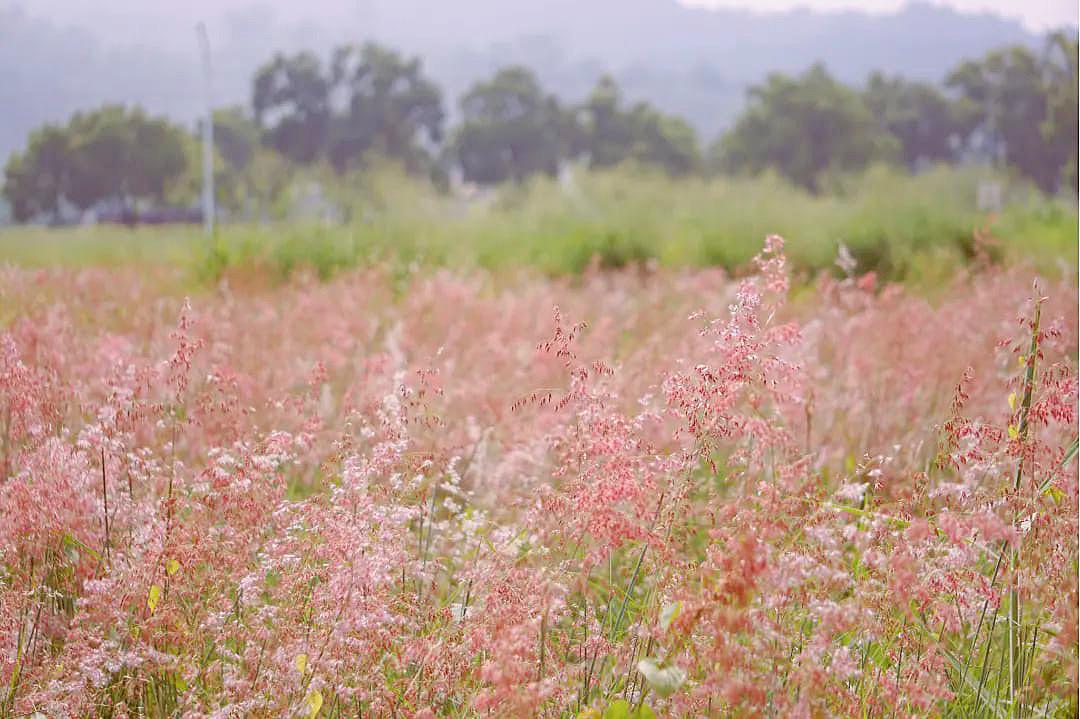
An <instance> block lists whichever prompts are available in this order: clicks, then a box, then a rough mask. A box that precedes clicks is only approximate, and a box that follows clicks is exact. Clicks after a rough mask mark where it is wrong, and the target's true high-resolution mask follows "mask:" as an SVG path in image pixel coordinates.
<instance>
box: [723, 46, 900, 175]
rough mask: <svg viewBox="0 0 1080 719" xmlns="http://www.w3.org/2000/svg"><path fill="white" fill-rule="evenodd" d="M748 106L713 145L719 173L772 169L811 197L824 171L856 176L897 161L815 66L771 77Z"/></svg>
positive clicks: (847, 94) (888, 141)
mask: <svg viewBox="0 0 1080 719" xmlns="http://www.w3.org/2000/svg"><path fill="white" fill-rule="evenodd" d="M748 100H749V102H748V106H747V107H746V109H745V110H744V111H743V113H742V114H741V115H740V116H739V118H738V120H737V121H736V123H735V126H734V127H733V128H732V129H731V130H730V131H729V132H728V133H727V134H726V135H724V136H723V138H721V141H720V146H719V148H718V151H719V156H720V157H719V162H720V165H721V168H722V169H724V170H726V171H730V172H738V173H741V172H750V173H758V172H761V171H763V170H765V169H768V168H773V169H775V170H777V171H778V172H780V173H781V174H783V175H785V176H787V177H788V178H789V179H791V180H792V181H793V182H795V183H797V184H799V185H802V186H804V187H806V188H808V189H811V190H816V189H818V188H819V185H820V181H821V179H822V176H823V175H824V174H825V173H826V172H830V171H850V170H860V169H863V168H865V167H866V166H867V165H868V164H870V163H871V162H874V161H878V160H890V159H892V158H893V157H895V156H896V153H897V150H898V148H897V144H898V143H897V141H896V140H895V138H893V137H892V136H891V135H889V134H888V133H887V132H885V131H883V130H882V129H881V128H880V127H879V126H878V124H877V122H876V121H875V120H874V117H873V115H872V114H871V113H870V110H869V109H868V108H867V107H866V103H865V102H864V101H863V98H862V97H861V96H860V95H859V94H858V93H856V92H855V91H853V90H852V89H850V88H848V87H846V86H844V85H842V84H841V83H839V82H837V81H836V80H834V79H833V78H832V76H831V75H829V73H828V71H826V70H825V68H824V67H823V66H822V65H820V64H817V65H814V66H813V67H811V68H810V69H809V70H807V71H806V72H805V73H803V74H802V75H799V76H797V77H789V76H786V75H782V74H772V75H770V76H769V77H768V79H767V80H766V81H765V83H764V84H762V85H758V86H756V87H753V88H751V89H750V92H749V98H748Z"/></svg>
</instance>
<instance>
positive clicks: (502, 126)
mask: <svg viewBox="0 0 1080 719" xmlns="http://www.w3.org/2000/svg"><path fill="white" fill-rule="evenodd" d="M461 113H462V122H461V126H460V127H459V128H458V131H457V134H456V135H455V137H454V141H453V152H454V155H455V156H456V158H457V160H458V162H459V163H460V165H461V170H462V173H463V175H464V177H465V179H466V180H469V181H471V182H479V183H494V182H502V181H504V180H515V181H521V180H523V179H525V178H526V177H528V176H529V175H532V174H535V173H545V174H548V175H554V174H556V173H557V172H558V169H559V161H560V160H561V159H563V158H564V157H566V156H567V155H568V154H569V138H570V136H571V134H572V133H571V131H570V129H569V128H570V126H571V125H570V123H571V122H572V120H571V119H570V118H569V116H568V115H567V113H566V112H565V111H564V110H563V109H562V108H561V107H560V105H559V102H558V100H556V99H555V97H554V96H551V95H547V94H545V93H544V91H543V90H542V89H541V87H540V84H539V82H538V81H537V79H536V76H535V75H534V74H533V73H532V71H531V70H529V69H528V68H525V67H520V66H515V67H509V68H506V69H503V70H501V71H499V72H498V73H496V74H495V76H494V77H492V78H491V79H489V80H486V81H483V82H479V83H477V84H476V85H474V86H473V87H472V88H471V89H470V90H469V91H468V92H467V93H466V94H465V96H464V97H463V98H462V99H461Z"/></svg>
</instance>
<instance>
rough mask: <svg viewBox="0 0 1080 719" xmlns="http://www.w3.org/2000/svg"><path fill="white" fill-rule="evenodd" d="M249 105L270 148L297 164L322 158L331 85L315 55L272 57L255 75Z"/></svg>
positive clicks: (307, 53)
mask: <svg viewBox="0 0 1080 719" xmlns="http://www.w3.org/2000/svg"><path fill="white" fill-rule="evenodd" d="M251 104H252V109H253V110H254V112H255V121H256V122H257V123H258V124H259V126H260V127H261V128H262V129H263V132H264V133H265V141H266V142H267V144H268V145H269V146H270V147H273V148H274V149H275V150H277V151H278V152H280V153H281V154H282V155H284V156H285V157H288V158H289V159H290V160H292V161H294V162H297V163H300V164H309V163H311V162H314V161H315V160H317V159H318V158H319V157H320V156H321V154H322V152H323V149H324V148H323V145H324V142H325V137H326V131H327V128H328V127H329V125H330V82H329V80H328V79H327V77H326V73H325V72H324V71H323V67H322V63H321V62H320V61H319V58H317V57H316V56H315V55H313V54H312V53H310V52H301V53H297V54H296V55H292V56H286V55H282V54H278V55H276V56H274V59H273V60H271V61H270V62H269V63H267V64H266V65H263V66H262V67H261V68H259V70H258V71H257V72H256V73H255V80H254V85H253V88H252V101H251Z"/></svg>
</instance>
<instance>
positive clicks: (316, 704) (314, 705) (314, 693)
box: [304, 689, 322, 719]
mask: <svg viewBox="0 0 1080 719" xmlns="http://www.w3.org/2000/svg"><path fill="white" fill-rule="evenodd" d="M304 703H305V704H307V708H308V713H307V715H308V719H315V717H316V716H318V714H319V710H320V709H322V693H321V692H320V691H319V690H318V689H312V690H311V691H310V692H308V695H307V699H305V700H304Z"/></svg>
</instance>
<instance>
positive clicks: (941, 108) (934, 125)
mask: <svg viewBox="0 0 1080 719" xmlns="http://www.w3.org/2000/svg"><path fill="white" fill-rule="evenodd" d="M863 96H864V98H865V100H866V105H867V107H868V108H869V109H870V112H871V113H873V115H874V117H875V118H877V121H878V125H879V126H880V127H881V128H882V129H883V130H885V131H886V132H888V133H890V134H891V135H893V136H894V137H895V138H896V139H897V141H898V142H899V143H900V154H901V157H902V158H903V160H904V164H906V165H907V166H908V168H909V169H916V168H917V167H918V166H919V164H920V163H924V162H948V161H950V160H952V159H953V155H954V149H953V141H954V140H955V139H956V137H957V135H958V133H959V132H960V125H959V123H958V121H957V113H956V110H955V108H954V106H953V104H952V103H951V102H950V101H949V99H948V98H947V97H946V96H945V95H944V94H943V93H942V92H941V91H940V90H938V89H937V88H936V87H934V86H933V85H929V84H926V83H921V82H911V81H908V80H905V79H903V78H901V77H887V76H885V75H883V74H882V73H879V72H875V73H874V74H872V75H871V76H870V80H869V82H868V83H867V87H866V91H865V92H864V95H863Z"/></svg>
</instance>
